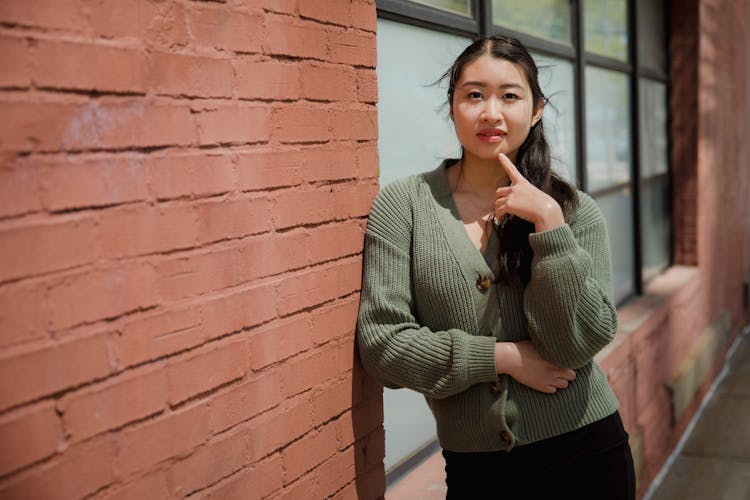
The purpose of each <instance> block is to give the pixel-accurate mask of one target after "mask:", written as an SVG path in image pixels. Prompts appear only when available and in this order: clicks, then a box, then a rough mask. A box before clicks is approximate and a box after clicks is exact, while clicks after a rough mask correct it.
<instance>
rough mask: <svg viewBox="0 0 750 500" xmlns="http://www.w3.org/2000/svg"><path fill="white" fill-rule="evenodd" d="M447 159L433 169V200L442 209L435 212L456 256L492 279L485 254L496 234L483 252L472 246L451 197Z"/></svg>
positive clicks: (491, 235)
mask: <svg viewBox="0 0 750 500" xmlns="http://www.w3.org/2000/svg"><path fill="white" fill-rule="evenodd" d="M449 161H450V160H445V161H443V163H441V164H440V166H439V167H438V168H437V169H436V170H435V171H434V172H435V173H436V174H437V175H435V176H434V177H435V182H434V183H433V194H434V197H435V200H436V201H437V203H438V205H440V207H442V210H437V214H438V217H439V218H440V220H441V222H442V226H443V230H444V231H445V235H446V239H447V240H448V244H449V245H450V246H451V248H452V249H453V251H454V253H455V254H456V255H457V256H458V255H461V256H463V257H464V258H466V259H468V260H469V263H470V264H471V266H472V267H473V268H474V270H475V271H478V272H480V273H481V274H483V275H484V276H487V277H489V278H490V279H491V280H493V281H494V279H495V276H494V273H493V272H492V269H491V267H490V265H489V264H488V262H487V259H486V256H485V254H486V252H487V249H489V248H491V246H492V245H491V243H492V242H491V239H492V238H497V235H496V234H494V231H492V232H491V233H490V237H489V238H488V240H487V245H485V249H484V252H482V251H481V250H480V249H478V248H477V247H476V246H474V242H473V241H471V237H470V236H469V233H468V232H467V231H466V227H465V226H464V221H463V219H462V218H461V213H460V212H459V210H458V206H457V205H456V202H455V200H454V199H453V193H452V192H451V188H450V182H449V180H448V167H447V164H448V162H449Z"/></svg>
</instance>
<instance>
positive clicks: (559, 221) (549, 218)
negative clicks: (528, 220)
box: [534, 198, 565, 233]
mask: <svg viewBox="0 0 750 500" xmlns="http://www.w3.org/2000/svg"><path fill="white" fill-rule="evenodd" d="M564 224H565V217H564V216H563V212H562V208H560V205H559V204H558V203H557V202H556V201H555V200H554V199H552V198H550V201H549V202H548V203H545V205H544V207H543V208H542V210H541V213H540V216H539V219H537V220H535V221H534V231H535V232H537V233H541V232H542V231H549V230H550V229H555V228H557V227H560V226H562V225H564Z"/></svg>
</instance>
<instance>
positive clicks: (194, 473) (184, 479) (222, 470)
mask: <svg viewBox="0 0 750 500" xmlns="http://www.w3.org/2000/svg"><path fill="white" fill-rule="evenodd" d="M246 465H248V436H247V435H243V434H242V433H240V432H237V433H233V434H230V435H227V436H222V437H221V438H219V439H217V440H215V441H213V442H211V443H207V444H206V445H205V446H202V447H200V448H198V449H197V450H196V451H195V453H193V454H192V455H190V456H189V457H187V458H186V459H184V460H181V461H179V462H177V463H175V464H174V465H173V466H172V489H173V492H174V493H175V494H176V495H178V496H180V497H183V496H185V495H188V494H190V493H192V492H194V491H197V490H199V489H202V488H205V487H206V486H208V485H211V484H213V483H215V482H217V481H218V480H219V479H221V478H223V477H227V476H229V475H231V474H233V473H235V472H237V471H238V470H240V469H242V468H243V467H245V466H246Z"/></svg>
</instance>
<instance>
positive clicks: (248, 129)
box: [196, 106, 271, 145]
mask: <svg viewBox="0 0 750 500" xmlns="http://www.w3.org/2000/svg"><path fill="white" fill-rule="evenodd" d="M270 116H271V113H270V111H269V110H268V108H264V107H249V106H224V107H220V108H216V109H209V110H205V111H202V112H200V113H198V114H197V118H196V120H197V122H198V139H199V141H200V143H201V144H203V145H206V144H249V143H254V142H264V141H267V140H268V138H269V133H268V131H269V128H270Z"/></svg>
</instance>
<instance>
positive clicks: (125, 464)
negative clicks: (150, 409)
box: [117, 403, 209, 476]
mask: <svg viewBox="0 0 750 500" xmlns="http://www.w3.org/2000/svg"><path fill="white" fill-rule="evenodd" d="M208 436H209V426H208V407H207V405H206V404H205V403H204V404H200V405H197V406H192V407H189V408H185V409H182V410H180V411H176V412H173V413H169V414H166V415H162V416H160V417H158V418H157V419H155V420H152V421H149V422H146V423H144V424H143V425H139V426H137V427H129V428H126V429H125V430H123V431H122V433H121V434H120V453H119V455H118V457H117V458H118V460H117V462H118V464H117V465H118V466H119V469H120V471H121V472H122V473H123V474H124V475H126V476H127V475H130V474H133V473H134V472H137V471H139V470H147V469H149V468H150V467H151V466H152V465H154V464H157V463H159V462H162V461H164V460H167V459H169V458H177V457H179V456H182V455H184V454H186V453H187V452H189V451H191V450H193V449H194V448H196V447H198V446H199V445H200V444H202V443H204V442H205V441H206V439H208Z"/></svg>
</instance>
